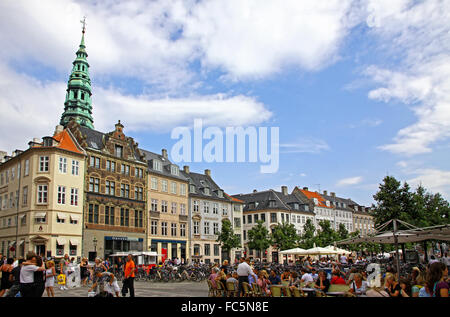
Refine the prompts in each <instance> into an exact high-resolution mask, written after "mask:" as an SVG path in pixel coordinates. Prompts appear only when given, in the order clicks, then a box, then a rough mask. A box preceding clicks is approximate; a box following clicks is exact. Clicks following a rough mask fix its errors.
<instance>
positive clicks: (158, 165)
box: [153, 160, 162, 172]
mask: <svg viewBox="0 0 450 317" xmlns="http://www.w3.org/2000/svg"><path fill="white" fill-rule="evenodd" d="M153 169H154V170H156V171H159V172H162V163H161V161H158V160H153Z"/></svg>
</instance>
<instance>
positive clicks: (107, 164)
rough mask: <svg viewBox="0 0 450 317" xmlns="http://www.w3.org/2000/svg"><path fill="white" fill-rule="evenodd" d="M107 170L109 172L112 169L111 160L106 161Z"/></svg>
mask: <svg viewBox="0 0 450 317" xmlns="http://www.w3.org/2000/svg"><path fill="white" fill-rule="evenodd" d="M106 170H107V171H108V172H109V171H111V161H108V160H107V161H106Z"/></svg>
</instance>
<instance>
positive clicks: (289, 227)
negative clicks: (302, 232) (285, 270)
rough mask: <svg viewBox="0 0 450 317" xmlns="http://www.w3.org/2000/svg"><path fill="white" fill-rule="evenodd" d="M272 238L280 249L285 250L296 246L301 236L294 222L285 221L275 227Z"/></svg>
mask: <svg viewBox="0 0 450 317" xmlns="http://www.w3.org/2000/svg"><path fill="white" fill-rule="evenodd" d="M271 240H272V243H273V245H274V246H275V247H276V248H278V250H281V251H283V250H288V249H292V248H295V247H296V246H297V244H298V240H299V236H298V234H297V230H296V229H295V226H294V225H293V224H292V223H286V222H284V223H282V224H278V225H276V226H275V227H274V229H273V231H272V235H271Z"/></svg>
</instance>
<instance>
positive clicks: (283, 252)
mask: <svg viewBox="0 0 450 317" xmlns="http://www.w3.org/2000/svg"><path fill="white" fill-rule="evenodd" d="M303 251H305V249H302V248H294V249H289V250H284V251H281V252H280V254H293V255H294V254H299V252H303Z"/></svg>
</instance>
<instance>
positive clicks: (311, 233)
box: [299, 218, 316, 249]
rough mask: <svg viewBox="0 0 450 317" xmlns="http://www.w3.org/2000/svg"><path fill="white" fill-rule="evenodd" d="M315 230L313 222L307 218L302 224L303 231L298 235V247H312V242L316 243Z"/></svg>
mask: <svg viewBox="0 0 450 317" xmlns="http://www.w3.org/2000/svg"><path fill="white" fill-rule="evenodd" d="M315 232H316V228H315V227H314V223H313V222H312V221H311V219H309V218H308V220H306V223H305V225H304V226H303V233H302V234H301V235H300V239H299V247H300V248H302V249H310V248H312V247H313V246H314V243H316V237H315Z"/></svg>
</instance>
